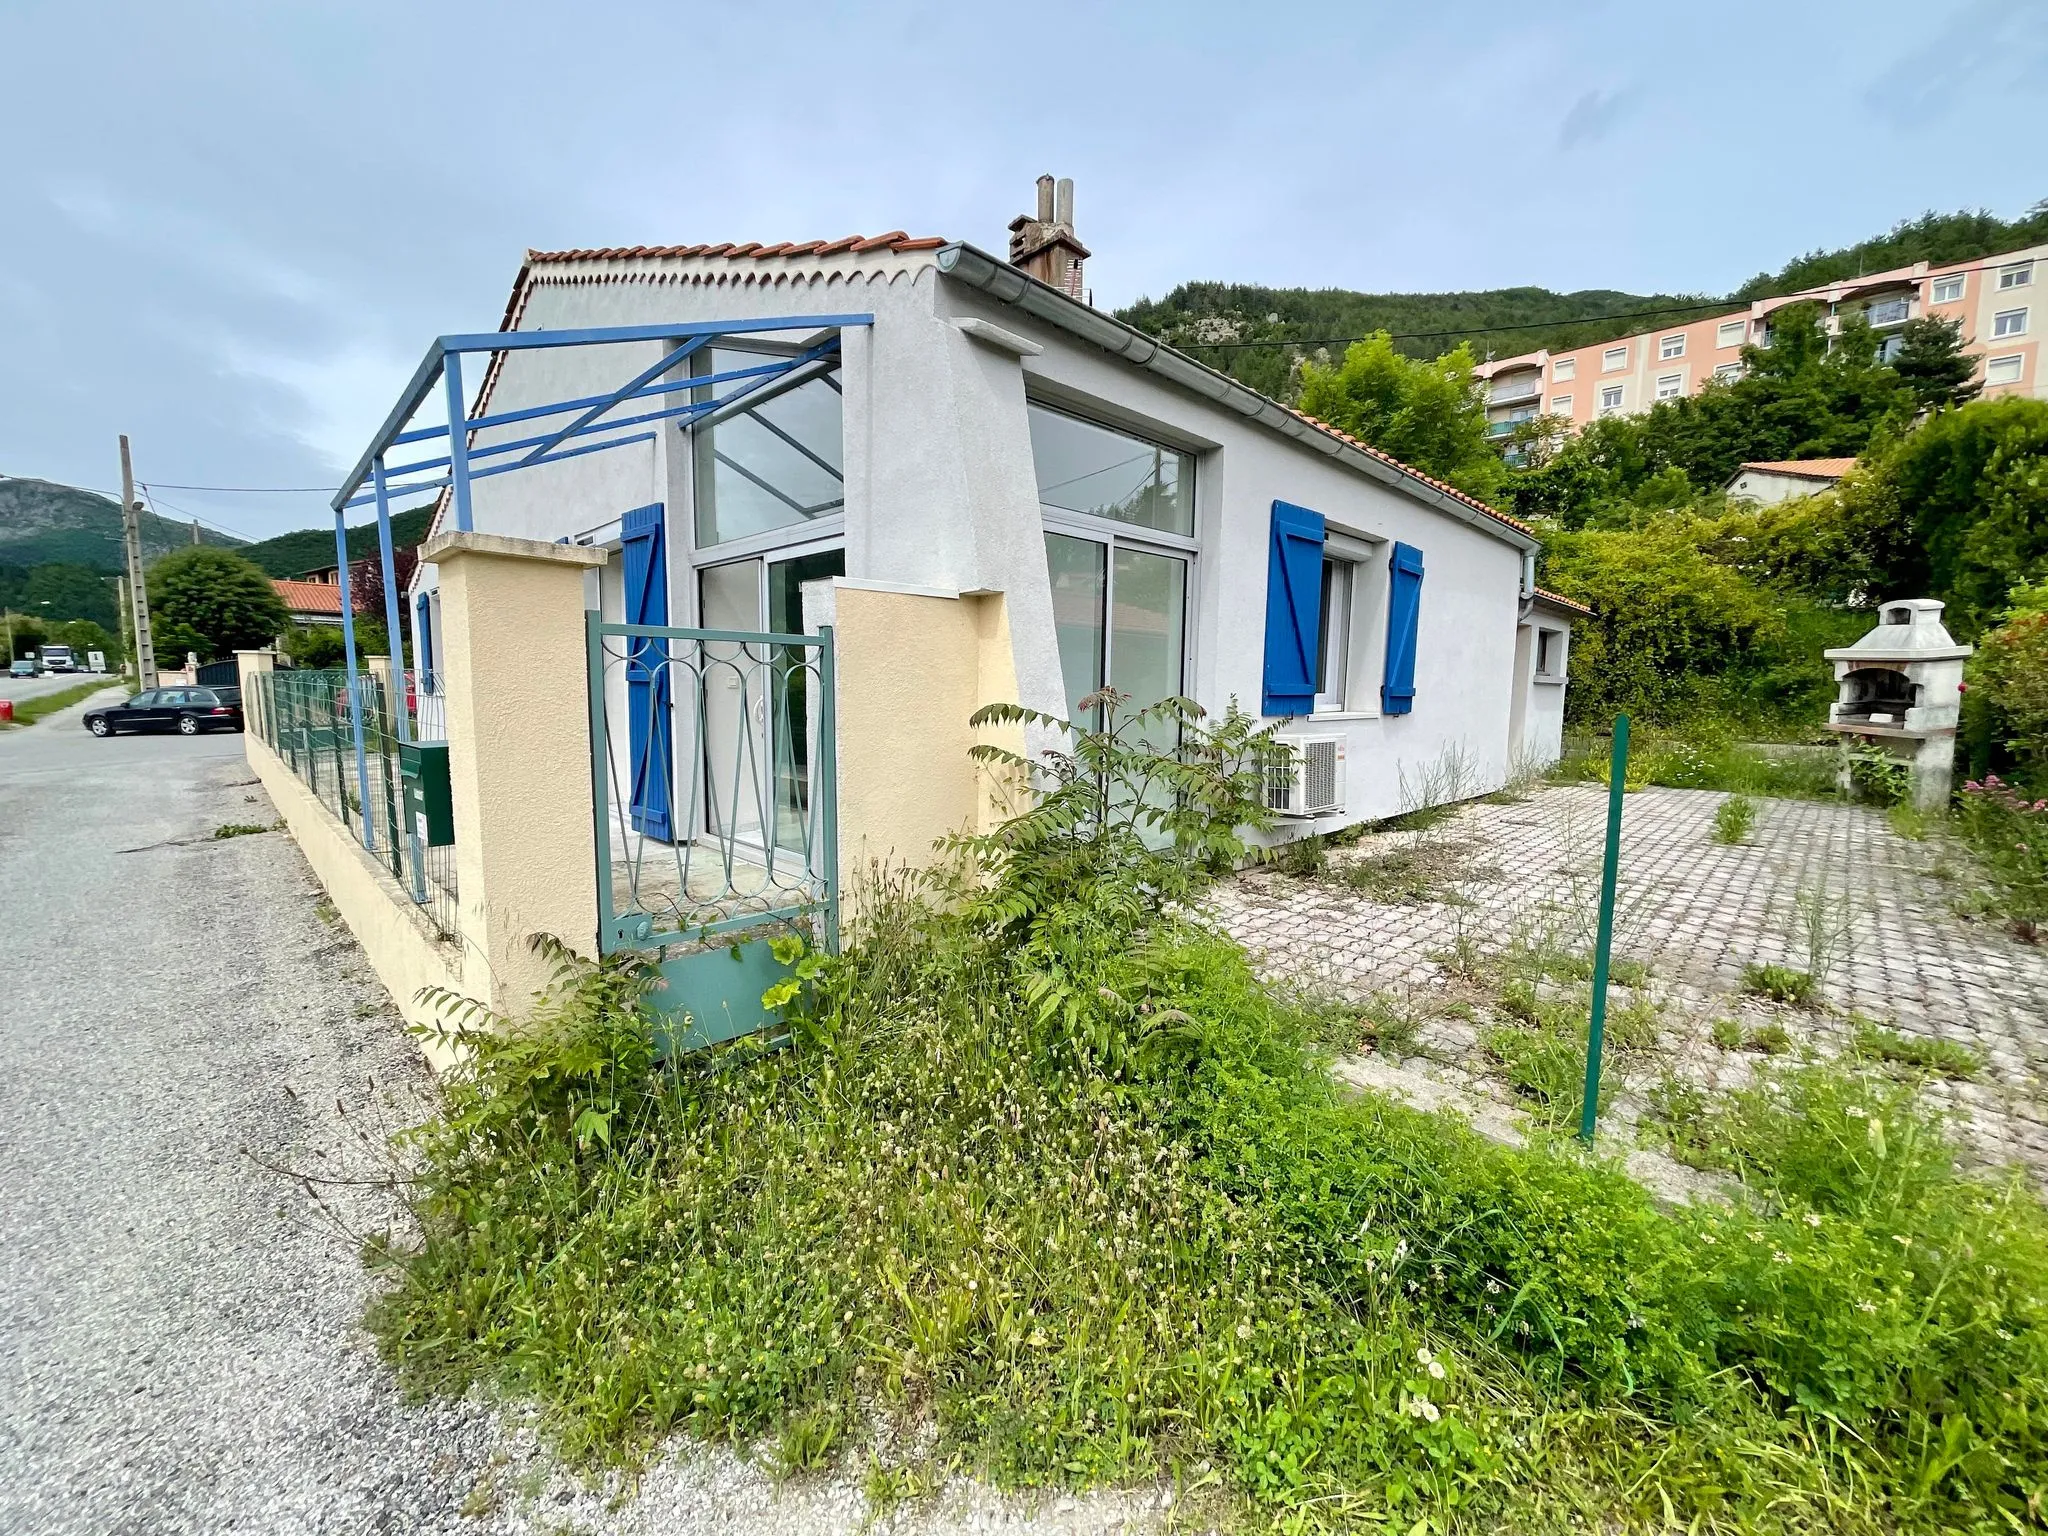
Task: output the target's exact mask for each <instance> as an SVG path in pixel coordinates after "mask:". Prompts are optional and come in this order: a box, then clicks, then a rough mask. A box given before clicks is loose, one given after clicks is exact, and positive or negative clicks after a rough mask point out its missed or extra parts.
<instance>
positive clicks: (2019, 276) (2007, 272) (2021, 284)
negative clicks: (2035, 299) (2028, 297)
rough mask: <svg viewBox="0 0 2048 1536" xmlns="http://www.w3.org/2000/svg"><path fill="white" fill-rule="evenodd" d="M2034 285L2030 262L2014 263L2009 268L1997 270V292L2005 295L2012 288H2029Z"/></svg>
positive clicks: (2032, 269)
mask: <svg viewBox="0 0 2048 1536" xmlns="http://www.w3.org/2000/svg"><path fill="white" fill-rule="evenodd" d="M2033 283H2034V264H2033V263H2032V262H2031V261H2019V262H2014V263H2013V264H2012V265H2011V266H2009V267H2000V268H1999V269H1998V291H1999V292H2000V293H2006V292H2008V291H2010V290H2011V289H2014V288H2030V287H2032V286H2033Z"/></svg>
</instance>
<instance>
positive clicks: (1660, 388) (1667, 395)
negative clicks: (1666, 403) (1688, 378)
mask: <svg viewBox="0 0 2048 1536" xmlns="http://www.w3.org/2000/svg"><path fill="white" fill-rule="evenodd" d="M1684 395H1685V375H1684V374H1682V373H1660V374H1658V375H1657V389H1656V393H1655V395H1654V396H1653V397H1652V398H1654V399H1657V400H1660V401H1661V400H1678V399H1682V398H1683V397H1684Z"/></svg>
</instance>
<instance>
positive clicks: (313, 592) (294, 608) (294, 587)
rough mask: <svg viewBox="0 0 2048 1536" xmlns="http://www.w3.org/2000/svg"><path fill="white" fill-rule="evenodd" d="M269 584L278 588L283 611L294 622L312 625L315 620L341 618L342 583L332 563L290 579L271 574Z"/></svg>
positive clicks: (333, 621)
mask: <svg viewBox="0 0 2048 1536" xmlns="http://www.w3.org/2000/svg"><path fill="white" fill-rule="evenodd" d="M270 584H271V586H273V587H274V588H276V589H277V595H278V597H279V599H280V600H281V601H282V602H283V603H284V607H285V612H286V613H288V614H290V615H291V618H292V622H293V623H294V624H297V625H300V626H301V627H304V628H311V627H312V626H314V625H316V624H339V623H340V622H341V583H340V581H339V580H338V579H337V577H336V574H335V571H334V568H333V567H331V566H330V567H329V568H328V569H327V570H325V571H308V572H307V573H306V574H305V575H304V576H302V577H300V578H298V579H297V580H291V581H286V580H281V579H279V578H278V577H274V576H273V577H272V578H271V581H270Z"/></svg>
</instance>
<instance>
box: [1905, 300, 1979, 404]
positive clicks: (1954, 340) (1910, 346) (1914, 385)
mask: <svg viewBox="0 0 2048 1536" xmlns="http://www.w3.org/2000/svg"><path fill="white" fill-rule="evenodd" d="M1899 334H1900V335H1901V336H1902V337H1903V338H1904V345H1902V346H1901V347H1900V348H1899V350H1898V353H1897V355H1895V356H1894V357H1893V358H1892V371H1893V372H1894V373H1896V374H1897V375H1898V376H1899V377H1900V378H1902V379H1904V380H1905V381H1906V387H1907V388H1908V389H1910V390H1912V391H1913V396H1914V398H1915V399H1917V400H1918V401H1919V402H1920V404H1921V406H1922V407H1923V408H1924V409H1927V410H1939V409H1941V407H1943V406H1945V405H1968V404H1969V403H1970V402H1971V401H1972V400H1974V399H1976V398H1977V396H1978V395H1979V394H1980V393H1982V392H1983V389H1984V382H1983V380H1981V379H1979V378H1978V377H1977V360H1976V359H1975V358H1974V357H1971V356H1970V355H1969V354H1968V353H1967V352H1965V351H1964V350H1963V323H1962V321H1960V320H1944V319H1943V318H1942V317H1941V316H1940V315H1921V316H1919V317H1918V318H1916V319H1912V320H1908V321H1907V322H1906V323H1905V326H1904V327H1903V328H1902V329H1901V330H1900V333H1899Z"/></svg>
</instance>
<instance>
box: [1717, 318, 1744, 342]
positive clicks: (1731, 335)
mask: <svg viewBox="0 0 2048 1536" xmlns="http://www.w3.org/2000/svg"><path fill="white" fill-rule="evenodd" d="M1748 329H1749V322H1748V321H1746V320H1723V321H1722V322H1721V323H1720V324H1719V325H1718V326H1716V327H1715V328H1714V345H1715V346H1717V347H1739V346H1741V345H1742V336H1743V332H1745V331H1747V330H1748Z"/></svg>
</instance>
